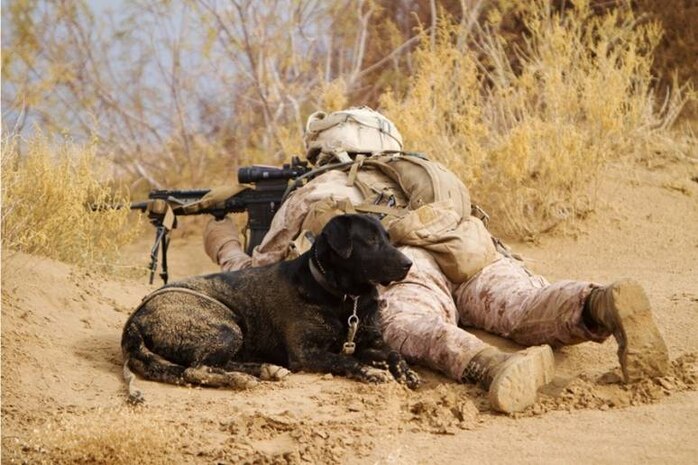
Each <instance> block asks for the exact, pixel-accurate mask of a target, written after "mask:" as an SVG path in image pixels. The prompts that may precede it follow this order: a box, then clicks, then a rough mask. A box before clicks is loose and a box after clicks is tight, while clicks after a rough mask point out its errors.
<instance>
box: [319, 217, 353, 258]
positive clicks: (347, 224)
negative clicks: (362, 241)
mask: <svg viewBox="0 0 698 465" xmlns="http://www.w3.org/2000/svg"><path fill="white" fill-rule="evenodd" d="M322 234H323V235H324V236H325V239H327V243H328V244H329V245H330V247H331V248H332V250H334V251H335V253H337V255H339V256H340V257H342V258H349V256H350V255H351V249H352V243H351V217H349V216H346V215H342V216H335V217H334V218H332V219H331V220H330V222H329V223H327V225H326V226H325V228H324V229H323V230H322Z"/></svg>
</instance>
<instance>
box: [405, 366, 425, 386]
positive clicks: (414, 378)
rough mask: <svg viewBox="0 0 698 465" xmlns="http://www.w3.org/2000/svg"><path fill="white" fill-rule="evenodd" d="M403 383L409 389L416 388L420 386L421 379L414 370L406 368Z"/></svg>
mask: <svg viewBox="0 0 698 465" xmlns="http://www.w3.org/2000/svg"><path fill="white" fill-rule="evenodd" d="M405 384H406V385H407V387H408V388H410V389H417V388H418V387H419V386H421V384H422V379H421V378H420V377H419V375H418V374H417V373H416V372H414V371H412V370H410V369H409V368H408V369H407V371H406V372H405Z"/></svg>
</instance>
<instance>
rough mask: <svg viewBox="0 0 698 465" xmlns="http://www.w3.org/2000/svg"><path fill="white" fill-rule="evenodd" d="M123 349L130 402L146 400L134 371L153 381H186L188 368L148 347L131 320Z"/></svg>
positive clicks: (179, 382)
mask: <svg viewBox="0 0 698 465" xmlns="http://www.w3.org/2000/svg"><path fill="white" fill-rule="evenodd" d="M121 349H122V353H123V357H124V367H123V376H124V381H125V383H126V388H127V390H128V401H129V402H130V403H132V404H140V403H142V402H143V401H144V400H145V398H144V397H143V393H142V392H141V391H140V390H139V389H137V388H136V386H135V380H136V376H135V374H134V372H135V373H137V374H139V375H141V376H142V377H144V378H145V379H149V380H151V381H161V382H165V383H170V384H182V383H183V382H184V380H183V375H184V372H185V370H186V369H187V368H186V367H184V366H182V365H177V364H176V363H172V362H170V361H169V360H166V359H165V358H163V357H161V356H159V355H158V354H156V353H154V352H151V351H150V350H149V349H148V348H147V347H146V345H145V341H144V340H143V336H142V334H141V332H140V331H139V330H138V328H137V327H136V325H135V324H133V323H131V322H129V323H127V325H126V327H125V328H124V334H123V337H122V339H121Z"/></svg>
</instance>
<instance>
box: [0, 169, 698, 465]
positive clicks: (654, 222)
mask: <svg viewBox="0 0 698 465" xmlns="http://www.w3.org/2000/svg"><path fill="white" fill-rule="evenodd" d="M600 189H601V191H600V198H601V202H600V204H599V205H598V208H597V209H596V212H595V213H594V214H593V216H592V217H591V218H589V219H587V220H586V221H585V222H584V223H583V224H581V225H579V226H578V230H577V234H576V236H577V237H576V238H571V237H569V236H559V237H549V238H546V239H544V240H543V241H542V243H540V244H535V245H534V244H517V245H515V248H516V249H517V251H519V252H521V253H522V254H523V255H524V256H525V257H526V258H527V260H528V262H529V265H530V267H531V268H533V269H534V270H535V271H537V272H540V273H542V274H544V275H546V276H547V277H549V278H550V279H551V280H556V279H567V278H571V279H591V280H595V281H598V282H601V283H605V282H608V281H611V280H613V279H616V278H620V277H624V276H630V277H634V278H636V279H638V280H640V281H641V282H642V283H643V284H644V285H645V286H646V288H647V291H648V294H649V296H650V300H651V301H652V303H653V306H654V309H655V312H656V318H657V321H658V323H659V325H660V327H661V329H662V331H663V334H664V336H665V338H666V341H667V344H668V346H669V348H670V351H671V357H672V359H673V360H674V368H673V369H672V372H671V373H670V375H669V376H667V377H665V378H662V379H660V380H657V381H647V382H644V383H640V384H638V385H635V386H631V387H627V386H623V385H621V384H618V383H617V370H615V371H614V368H615V366H616V364H617V362H616V358H615V344H614V342H613V341H607V342H606V343H604V344H601V345H598V344H592V343H585V344H581V345H578V346H575V347H568V348H564V349H562V350H559V351H558V352H557V353H556V362H557V376H556V379H555V381H554V383H553V384H552V385H550V386H547V387H546V388H545V390H544V392H543V393H542V394H541V399H540V402H539V403H538V404H536V405H535V406H534V407H533V408H531V409H529V410H528V411H526V412H524V413H523V414H521V415H518V416H517V417H515V418H514V417H507V416H503V415H498V414H495V413H493V412H491V411H489V410H488V409H487V406H486V403H485V400H484V396H483V393H482V392H480V391H479V390H478V389H477V388H475V387H472V386H464V385H458V384H455V383H453V382H451V381H449V380H447V379H445V378H442V377H440V376H438V375H436V374H433V373H431V372H429V371H427V370H420V372H421V373H422V375H423V377H424V378H425V379H426V383H425V386H424V387H423V388H421V389H420V390H419V391H418V392H410V391H408V390H406V389H404V388H402V387H401V386H398V385H394V384H391V385H384V386H365V385H362V384H359V383H356V382H352V381H347V380H344V379H338V378H331V377H329V376H316V375H309V374H296V375H294V376H291V377H289V378H288V379H287V380H285V381H283V382H281V383H276V384H267V383H265V384H263V385H262V386H260V387H259V388H256V389H254V390H251V391H247V392H238V393H233V392H229V391H223V390H212V389H191V388H183V387H174V386H167V385H162V384H157V383H150V382H146V381H142V380H140V381H139V386H140V387H141V388H142V389H143V391H144V393H145V395H146V396H147V401H148V402H147V405H146V406H145V407H143V408H139V409H135V410H133V409H130V408H126V407H125V406H124V389H123V384H122V381H121V355H120V351H119V339H120V335H121V327H122V325H123V323H124V321H125V320H126V318H127V317H128V314H129V312H130V311H131V309H132V308H134V307H135V306H136V304H137V303H138V302H139V301H140V299H141V297H142V296H143V295H145V294H146V293H147V292H148V291H149V290H150V289H151V287H149V286H147V285H146V284H145V282H144V281H145V280H127V279H112V278H110V279H106V278H103V277H100V276H96V275H93V274H89V273H86V272H84V271H80V270H77V269H75V268H72V267H69V266H67V265H64V264H62V263H57V262H54V261H50V260H46V259H42V258H37V257H31V256H26V255H21V254H9V253H7V252H6V253H4V255H3V262H2V463H3V464H4V463H32V464H33V463H110V464H111V463H130V464H132V463H145V464H148V463H185V464H186V463H231V464H233V463H235V464H237V463H259V464H265V463H274V464H276V463H279V464H285V463H291V464H295V463H352V464H354V463H357V464H431V463H477V464H489V463H512V462H513V463H530V464H539V463H550V462H554V463H562V464H565V463H570V464H571V463H574V464H584V463H594V464H602V463H614V464H638V463H676V464H678V463H687V464H688V463H696V462H698V443H697V442H696V440H695V438H696V433H698V392H696V390H695V389H696V376H695V374H694V372H693V370H694V368H695V364H696V355H695V354H697V353H698V338H697V337H696V336H695V334H696V331H697V330H698V265H696V263H697V262H698V165H696V164H694V163H689V162H686V161H684V162H672V163H667V164H666V165H664V166H653V167H652V169H648V168H642V167H637V166H634V167H631V166H621V165H617V166H612V167H610V168H609V169H608V170H606V172H605V174H604V179H603V183H602V185H601V187H600ZM148 248H149V244H148V243H147V241H145V240H144V241H143V242H142V243H139V244H136V245H134V246H133V247H132V248H129V254H132V256H133V257H134V260H140V261H144V260H147V251H148ZM171 250H172V252H171V259H170V261H171V265H170V266H171V271H172V274H173V275H174V277H177V276H183V275H185V274H187V271H190V272H191V271H193V272H196V273H201V272H206V271H215V267H214V266H213V265H211V264H210V263H208V262H207V258H206V257H205V256H204V254H203V251H202V247H201V244H200V238H198V237H189V238H186V239H178V240H176V241H175V242H173V244H172V247H171ZM483 337H487V338H488V340H491V341H494V342H496V343H497V344H499V345H501V346H502V347H506V348H514V346H513V345H512V344H510V343H508V342H506V341H502V340H500V339H497V338H493V337H491V336H488V335H484V336H483Z"/></svg>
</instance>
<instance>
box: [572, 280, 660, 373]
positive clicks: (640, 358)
mask: <svg viewBox="0 0 698 465" xmlns="http://www.w3.org/2000/svg"><path fill="white" fill-rule="evenodd" d="M582 315H583V319H584V321H585V322H586V324H587V325H588V326H592V327H593V325H599V326H601V327H602V328H604V329H606V330H608V331H610V332H611V333H612V334H613V336H614V337H615V338H616V341H617V342H618V360H619V361H620V367H621V370H622V371H623V378H624V380H625V382H626V383H630V382H634V381H638V380H641V379H643V378H647V377H656V376H662V375H665V374H666V373H667V371H668V369H669V355H668V353H667V348H666V344H665V343H664V339H662V335H661V334H660V333H659V329H658V328H657V325H656V324H655V322H654V319H653V318H652V311H651V310H650V303H649V300H648V299H647V295H646V294H645V291H644V290H643V289H642V286H641V285H640V284H639V283H637V282H636V281H633V280H630V279H626V280H621V281H616V282H615V283H613V284H611V285H610V286H606V287H598V288H596V289H594V290H592V291H591V294H590V295H589V297H588V298H587V300H586V302H585V304H584V311H583V313H582Z"/></svg>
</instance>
